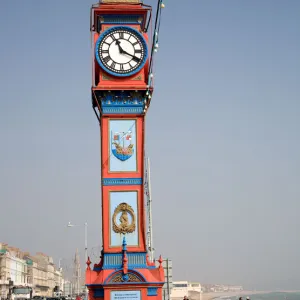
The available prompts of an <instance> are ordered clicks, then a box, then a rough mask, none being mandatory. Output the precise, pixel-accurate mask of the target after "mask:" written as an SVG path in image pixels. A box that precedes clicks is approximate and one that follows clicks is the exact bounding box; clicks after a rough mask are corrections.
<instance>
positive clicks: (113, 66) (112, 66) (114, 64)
mask: <svg viewBox="0 0 300 300" xmlns="http://www.w3.org/2000/svg"><path fill="white" fill-rule="evenodd" d="M110 67H111V68H113V69H114V68H115V67H116V63H115V62H114V61H113V62H112V64H111V65H110Z"/></svg>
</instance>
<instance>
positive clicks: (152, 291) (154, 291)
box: [147, 287, 158, 296]
mask: <svg viewBox="0 0 300 300" xmlns="http://www.w3.org/2000/svg"><path fill="white" fill-rule="evenodd" d="M157 290H158V288H157V287H149V288H147V296H157Z"/></svg>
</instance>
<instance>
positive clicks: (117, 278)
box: [111, 273, 142, 283]
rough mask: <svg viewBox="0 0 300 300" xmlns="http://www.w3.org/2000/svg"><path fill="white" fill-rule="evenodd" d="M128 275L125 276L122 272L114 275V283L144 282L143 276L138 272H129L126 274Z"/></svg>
mask: <svg viewBox="0 0 300 300" xmlns="http://www.w3.org/2000/svg"><path fill="white" fill-rule="evenodd" d="M126 275H128V276H126V277H125V276H124V275H122V274H121V273H119V274H117V275H116V276H115V277H113V279H112V281H111V282H113V283H119V282H142V280H141V278H139V277H138V276H137V275H136V274H133V273H128V274H126Z"/></svg>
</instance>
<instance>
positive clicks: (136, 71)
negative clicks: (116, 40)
mask: <svg viewBox="0 0 300 300" xmlns="http://www.w3.org/2000/svg"><path fill="white" fill-rule="evenodd" d="M115 30H127V31H131V32H132V33H134V34H136V35H137V36H139V38H140V39H141V41H142V43H143V46H144V50H145V55H144V59H143V61H142V63H141V64H140V66H139V67H138V68H137V69H136V70H134V71H132V72H129V73H126V74H119V73H115V72H113V71H111V70H110V69H108V68H106V66H105V65H104V64H103V63H102V61H101V59H100V56H99V51H98V49H99V45H100V44H101V42H102V40H103V39H104V38H105V37H106V36H107V35H108V34H110V33H111V32H113V31H115ZM95 56H96V59H97V62H98V64H99V65H100V67H101V68H102V69H103V70H105V72H107V73H108V74H110V75H113V76H117V77H129V76H132V75H134V74H136V73H138V72H139V71H140V70H141V69H142V68H143V67H144V65H145V63H146V61H147V59H148V47H147V43H146V40H145V39H144V37H143V36H142V35H141V34H140V32H138V31H137V30H136V29H134V28H132V27H129V26H113V27H111V28H109V29H107V30H105V31H104V32H103V33H102V34H101V35H100V36H99V38H98V40H97V42H96V47H95Z"/></svg>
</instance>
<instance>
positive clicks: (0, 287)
mask: <svg viewBox="0 0 300 300" xmlns="http://www.w3.org/2000/svg"><path fill="white" fill-rule="evenodd" d="M18 255H19V253H18V249H17V248H12V249H11V250H10V251H8V250H7V249H5V248H2V244H0V293H1V298H6V297H7V295H8V292H9V285H10V284H11V285H12V284H13V285H29V286H30V284H29V283H28V276H27V263H26V260H24V259H21V258H19V257H18Z"/></svg>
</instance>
